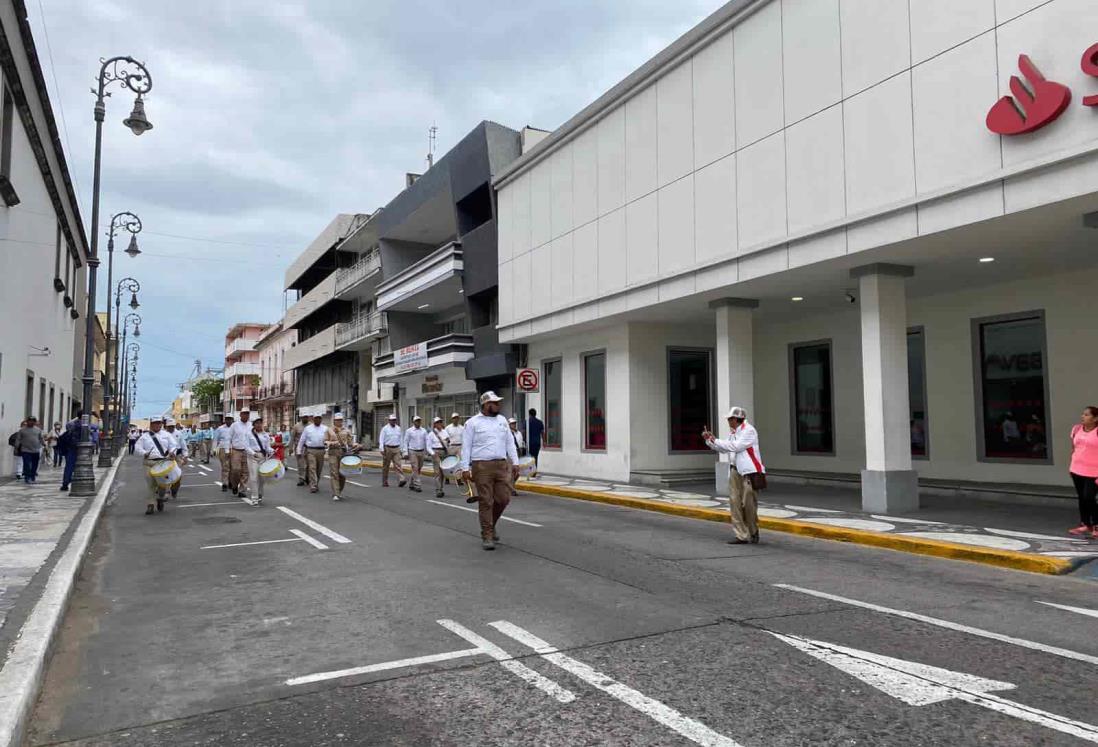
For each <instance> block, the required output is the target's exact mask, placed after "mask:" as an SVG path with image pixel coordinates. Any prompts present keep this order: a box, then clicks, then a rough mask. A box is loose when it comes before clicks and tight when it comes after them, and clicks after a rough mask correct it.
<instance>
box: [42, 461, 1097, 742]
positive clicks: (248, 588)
mask: <svg viewBox="0 0 1098 747" xmlns="http://www.w3.org/2000/svg"><path fill="white" fill-rule="evenodd" d="M185 474H186V477H185V482H184V488H183V490H182V492H181V494H180V499H179V500H178V501H177V502H173V503H169V504H168V508H167V510H166V511H165V513H164V514H162V515H156V516H151V517H150V516H145V515H143V505H144V503H143V501H144V499H143V496H142V490H143V486H142V480H141V475H140V465H139V464H138V463H137V462H136V461H135V460H134V459H132V458H131V459H129V461H127V462H126V463H124V464H123V466H122V467H121V469H120V471H119V486H118V489H117V490H116V491H115V495H114V497H113V499H112V503H111V504H110V505H109V506H108V508H107V511H106V514H105V515H104V518H103V521H102V524H101V526H100V529H99V532H98V535H97V538H96V540H95V543H94V547H93V550H92V553H91V556H90V557H89V559H88V562H87V563H86V565H85V569H84V575H83V577H82V579H81V581H80V583H79V585H78V588H77V592H76V595H75V597H74V599H73V602H72V604H71V607H70V612H69V615H68V617H67V618H66V621H65V625H64V629H63V632H62V636H61V640H60V642H59V645H58V647H57V650H56V653H55V654H54V658H53V660H52V662H51V666H50V671H49V673H48V676H47V680H46V683H45V687H44V691H43V695H42V698H41V699H40V701H39V704H38V708H37V711H36V714H35V718H34V722H33V724H32V728H31V732H30V736H29V740H28V743H29V744H53V743H66V744H69V743H71V744H80V745H249V746H252V745H388V744H395V745H434V744H438V745H527V744H529V745H611V744H612V745H694V744H704V745H725V746H726V747H731V746H732V745H736V744H740V745H808V744H821V745H847V744H849V745H996V746H1005V745H1046V744H1047V745H1059V744H1064V745H1068V744H1086V743H1088V742H1091V743H1093V742H1098V618H1096V617H1094V616H1093V615H1098V612H1095V610H1098V584H1096V583H1095V582H1094V581H1091V580H1085V579H1080V578H1053V577H1045V576H1036V575H1030V574H1025V573H1019V572H1012V571H1004V570H998V569H994V568H989V567H984V566H978V565H973V564H966V563H960V562H953V561H946V560H937V559H930V558H921V557H917V556H911V555H905V554H900V553H894V552H889V551H885V550H874V549H870V548H865V547H857V546H848V545H843V544H840V543H836V542H829V541H822V540H812V539H804V538H799V537H794V536H788V535H778V534H772V533H764V535H763V543H762V544H760V545H758V546H730V545H728V544H725V542H724V540H726V539H728V535H729V529H728V527H727V525H719V524H713V523H709V522H702V521H694V520H689V519H680V518H676V517H670V516H664V515H660V514H653V513H647V512H642V511H634V510H630V509H624V508H617V507H611V506H603V505H597V504H589V503H583V502H578V501H573V500H568V499H557V498H552V497H548V496H537V495H522V496H520V497H518V498H516V499H514V500H513V501H512V504H511V508H510V509H509V511H508V513H507V517H509V518H511V519H517V520H519V521H521V522H523V523H518V522H515V521H504V522H503V523H501V525H500V534H501V535H502V543H501V545H500V546H499V549H498V550H497V551H496V552H484V551H483V550H482V549H481V547H480V541H479V536H478V535H479V532H478V527H477V521H476V516H475V514H474V513H472V512H469V511H466V510H464V509H465V507H466V504H465V502H464V500H462V499H461V498H460V497H458V496H457V495H456V491H455V489H454V488H452V487H451V488H449V495H448V496H447V497H446V498H444V499H443V500H442V503H444V504H445V505H440V504H439V503H435V502H432V501H434V496H433V491H432V490H430V489H425V491H424V492H423V493H422V494H414V493H410V492H409V491H407V490H399V489H397V488H395V487H394V488H390V489H382V488H380V487H378V485H379V483H380V477H379V475H378V474H377V472H371V473H369V474H366V475H363V476H362V477H361V478H358V479H357V480H356V482H359V483H362V485H355V486H351V488H350V489H349V490H348V491H347V495H348V499H347V500H345V501H344V502H341V503H333V502H332V501H331V500H330V494H329V493H328V492H327V489H326V488H327V485H326V484H325V485H324V486H323V487H324V488H325V489H324V490H322V492H321V493H319V494H318V495H310V494H309V493H308V492H307V491H306V490H305V489H304V488H298V487H296V486H295V482H296V480H295V479H294V477H295V473H293V472H290V473H288V475H287V479H285V480H283V481H281V482H279V483H275V484H273V485H269V486H268V490H267V497H266V502H265V505H263V506H262V507H258V508H253V507H250V506H246V505H244V504H243V503H240V502H238V501H234V500H233V499H232V495H231V494H229V493H223V492H221V490H220V488H219V487H218V486H217V485H216V484H214V483H215V479H216V473H214V474H207V473H206V472H204V471H203V470H201V469H198V468H195V467H190V466H189V467H188V468H187V469H186V472H185ZM366 484H369V485H370V487H366ZM201 504H213V505H201ZM282 509H289V511H288V512H287V511H284V510H282ZM276 540H283V541H277V542H275V541H276ZM284 540H289V541H284ZM243 543H266V544H243ZM1043 603H1051V604H1058V605H1063V606H1065V607H1072V608H1079V609H1081V610H1083V611H1088V610H1089V611H1091V612H1092V615H1086V614H1083V612H1080V611H1077V610H1072V609H1064V608H1062V607H1054V606H1050V605H1049V604H1043ZM348 670H350V671H348Z"/></svg>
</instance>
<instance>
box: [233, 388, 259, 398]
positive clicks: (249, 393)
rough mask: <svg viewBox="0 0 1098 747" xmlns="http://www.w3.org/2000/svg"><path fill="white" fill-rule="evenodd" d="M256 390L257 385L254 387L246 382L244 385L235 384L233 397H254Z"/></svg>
mask: <svg viewBox="0 0 1098 747" xmlns="http://www.w3.org/2000/svg"><path fill="white" fill-rule="evenodd" d="M256 390H257V387H254V386H252V385H251V384H245V385H243V386H234V387H232V394H233V398H234V399H245V398H251V397H254V396H255V393H256Z"/></svg>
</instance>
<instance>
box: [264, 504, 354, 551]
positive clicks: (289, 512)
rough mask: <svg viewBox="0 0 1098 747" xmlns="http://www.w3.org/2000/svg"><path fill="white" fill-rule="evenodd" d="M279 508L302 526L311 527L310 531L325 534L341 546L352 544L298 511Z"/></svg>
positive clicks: (337, 533) (283, 507)
mask: <svg viewBox="0 0 1098 747" xmlns="http://www.w3.org/2000/svg"><path fill="white" fill-rule="evenodd" d="M277 508H278V510H279V511H281V512H282V513H284V514H286V515H287V516H289V517H290V518H293V519H297V520H298V521H300V522H301V523H302V524H304V525H305V526H307V527H309V528H310V529H313V530H315V531H317V532H320V533H321V534H323V535H324V536H325V537H327V538H328V539H331V540H333V541H335V542H339V543H340V544H343V545H346V544H349V543H350V542H351V540H349V539H347V538H346V537H344V536H343V535H342V534H340V533H339V532H336V531H333V530H331V529H329V528H328V527H326V526H324V525H323V524H317V523H316V522H315V521H313V520H312V519H309V518H307V517H304V516H302V515H301V514H299V513H298V512H297V511H293V510H291V509H288V508H286V507H285V506H278V507H277Z"/></svg>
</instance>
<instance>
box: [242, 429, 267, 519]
mask: <svg viewBox="0 0 1098 747" xmlns="http://www.w3.org/2000/svg"><path fill="white" fill-rule="evenodd" d="M244 443H245V444H246V448H245V451H246V452H247V454H248V478H249V480H250V481H251V484H252V485H254V486H255V495H254V496H252V495H250V494H244V495H243V496H242V497H243V498H244V500H245V501H247V502H248V503H250V504H251V505H253V506H258V505H259V504H260V503H262V502H263V476H262V475H261V474H259V465H261V464H263V462H265V461H267V460H268V459H270V458H271V434H269V433H266V432H265V431H264V430H263V418H256V419H255V420H254V421H252V429H251V430H250V431H249V432H248V438H247V439H245V442H244Z"/></svg>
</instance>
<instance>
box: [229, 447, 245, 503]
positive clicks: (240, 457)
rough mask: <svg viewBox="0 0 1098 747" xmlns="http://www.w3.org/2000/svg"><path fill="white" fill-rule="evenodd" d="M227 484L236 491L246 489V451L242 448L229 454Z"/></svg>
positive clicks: (243, 491) (242, 491) (239, 491)
mask: <svg viewBox="0 0 1098 747" xmlns="http://www.w3.org/2000/svg"><path fill="white" fill-rule="evenodd" d="M229 486H230V487H231V488H232V489H233V490H235V491H237V492H238V493H245V492H247V491H248V452H246V451H244V449H233V450H232V453H231V454H229Z"/></svg>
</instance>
